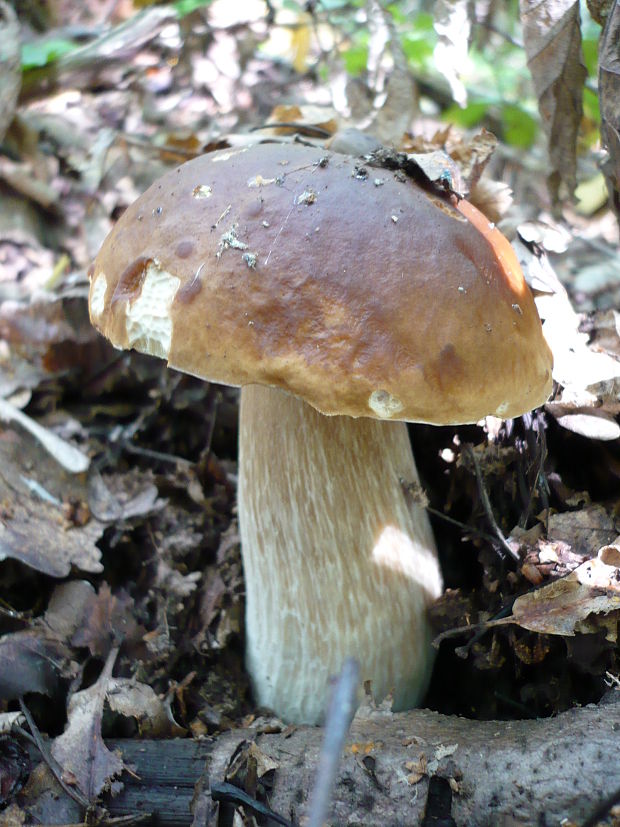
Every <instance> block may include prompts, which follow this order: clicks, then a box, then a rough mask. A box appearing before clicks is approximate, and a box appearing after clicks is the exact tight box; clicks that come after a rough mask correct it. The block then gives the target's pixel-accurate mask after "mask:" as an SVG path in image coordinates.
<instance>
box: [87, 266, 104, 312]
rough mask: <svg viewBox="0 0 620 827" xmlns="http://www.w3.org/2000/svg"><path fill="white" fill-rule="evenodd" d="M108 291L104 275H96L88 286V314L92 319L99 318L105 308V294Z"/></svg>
mask: <svg viewBox="0 0 620 827" xmlns="http://www.w3.org/2000/svg"><path fill="white" fill-rule="evenodd" d="M107 289H108V281H107V279H106V277H105V273H98V274H97V276H96V278H95V280H94V282H93V283H92V284H91V286H90V312H91V315H92V317H93V319H98V318H100V316H101V314H102V313H103V311H104V307H105V293H106V290H107Z"/></svg>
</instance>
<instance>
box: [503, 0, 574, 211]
mask: <svg viewBox="0 0 620 827" xmlns="http://www.w3.org/2000/svg"><path fill="white" fill-rule="evenodd" d="M519 7H520V12H521V23H522V25H523V39H524V43H525V52H526V54H527V64H528V67H529V69H530V73H531V75H532V80H533V82H534V90H535V92H536V97H537V98H538V109H539V111H540V116H541V118H542V124H543V127H544V130H545V133H546V135H547V143H548V147H549V161H550V172H549V175H548V177H547V181H548V185H549V190H550V193H551V197H552V200H553V202H554V203H557V202H558V201H559V200H560V199H561V198H566V197H570V195H572V193H573V190H574V189H575V177H576V170H577V154H576V148H577V132H578V130H579V124H580V121H581V114H582V91H583V84H584V81H585V78H586V69H585V66H584V65H583V58H582V53H581V26H580V19H579V2H576V1H575V0H554V2H549V3H541V2H540V1H539V0H520V3H519Z"/></svg>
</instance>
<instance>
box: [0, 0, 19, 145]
mask: <svg viewBox="0 0 620 827" xmlns="http://www.w3.org/2000/svg"><path fill="white" fill-rule="evenodd" d="M20 56H21V49H20V42H19V23H18V21H17V15H16V14H15V12H14V11H13V9H12V8H11V6H9V4H8V3H4V2H0V142H1V141H2V139H3V138H4V136H5V134H6V131H7V129H8V128H9V124H10V123H11V121H12V120H13V115H14V114H15V107H16V106H17V98H18V96H19V89H20V86H21V81H22V72H21V60H20Z"/></svg>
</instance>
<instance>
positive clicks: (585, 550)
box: [547, 503, 617, 559]
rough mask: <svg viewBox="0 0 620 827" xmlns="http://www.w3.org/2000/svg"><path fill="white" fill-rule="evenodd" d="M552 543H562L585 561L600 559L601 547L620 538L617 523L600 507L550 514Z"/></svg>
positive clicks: (549, 535)
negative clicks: (553, 541) (554, 541)
mask: <svg viewBox="0 0 620 827" xmlns="http://www.w3.org/2000/svg"><path fill="white" fill-rule="evenodd" d="M547 531H548V533H547V538H548V539H549V540H561V541H563V542H565V543H567V544H569V545H570V546H571V548H572V551H573V552H574V553H576V554H578V555H581V557H582V559H583V558H587V559H591V558H593V557H596V555H597V553H598V550H599V549H600V548H601V546H605V545H608V544H609V543H611V542H612V541H613V539H614V537H615V536H616V534H617V531H616V527H615V521H614V519H613V517H612V516H611V515H609V514H608V513H607V511H606V509H605V508H604V507H603V506H602V505H599V504H597V503H595V504H593V505H588V506H586V507H585V508H580V509H578V510H577V511H564V512H562V513H561V514H550V515H549V519H548V527H547Z"/></svg>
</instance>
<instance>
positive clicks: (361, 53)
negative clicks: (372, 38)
mask: <svg viewBox="0 0 620 827" xmlns="http://www.w3.org/2000/svg"><path fill="white" fill-rule="evenodd" d="M342 59H343V61H344V68H345V69H346V72H347V74H348V75H351V77H358V76H359V75H361V74H362V72H364V71H365V70H366V66H367V65H368V46H366V45H365V44H364V43H359V44H358V45H356V46H351V47H350V48H349V49H346V50H345V51H344V52H343V53H342Z"/></svg>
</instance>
